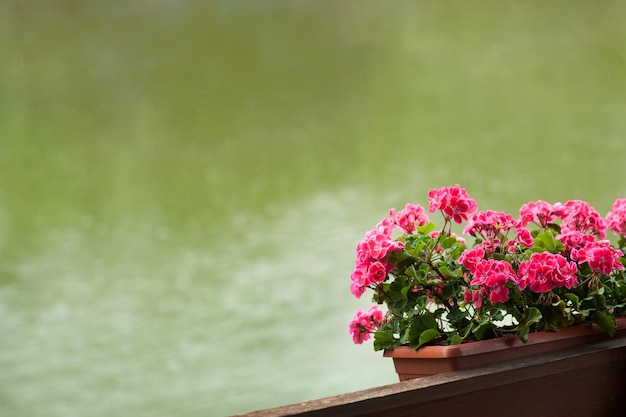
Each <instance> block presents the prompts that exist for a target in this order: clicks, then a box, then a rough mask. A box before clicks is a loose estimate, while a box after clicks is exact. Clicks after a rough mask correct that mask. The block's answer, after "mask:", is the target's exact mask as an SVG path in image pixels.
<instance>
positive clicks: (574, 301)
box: [563, 292, 580, 310]
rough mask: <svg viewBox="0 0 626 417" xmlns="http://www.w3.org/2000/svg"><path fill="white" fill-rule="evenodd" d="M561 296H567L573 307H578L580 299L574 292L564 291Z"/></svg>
mask: <svg viewBox="0 0 626 417" xmlns="http://www.w3.org/2000/svg"><path fill="white" fill-rule="evenodd" d="M563 297H565V298H567V299H568V300H569V301H571V302H572V305H573V306H574V308H575V309H576V310H578V309H579V308H580V299H579V298H578V296H577V295H576V294H573V293H571V292H568V293H565V294H564V295H563Z"/></svg>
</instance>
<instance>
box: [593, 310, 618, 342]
mask: <svg viewBox="0 0 626 417" xmlns="http://www.w3.org/2000/svg"><path fill="white" fill-rule="evenodd" d="M593 322H594V323H595V324H597V325H598V326H600V327H601V328H602V329H603V330H604V331H606V332H607V333H608V334H609V335H610V336H611V337H613V335H614V334H615V330H616V329H617V324H616V323H615V317H613V316H611V315H609V314H606V313H604V312H602V311H596V313H595V314H594V315H593Z"/></svg>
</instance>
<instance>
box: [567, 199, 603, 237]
mask: <svg viewBox="0 0 626 417" xmlns="http://www.w3.org/2000/svg"><path fill="white" fill-rule="evenodd" d="M561 219H562V220H563V223H562V225H561V230H576V231H578V232H582V233H589V234H592V235H595V236H597V237H598V238H599V239H604V238H605V237H606V222H605V221H604V219H603V218H602V216H600V214H599V213H598V212H597V211H596V210H595V209H594V208H593V207H592V206H591V204H589V203H587V202H586V201H582V200H569V201H568V202H566V203H565V204H564V205H563V207H562V213H561Z"/></svg>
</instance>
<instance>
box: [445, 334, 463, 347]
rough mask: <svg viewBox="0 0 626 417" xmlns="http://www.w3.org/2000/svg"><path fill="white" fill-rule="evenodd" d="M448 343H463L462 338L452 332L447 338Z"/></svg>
mask: <svg viewBox="0 0 626 417" xmlns="http://www.w3.org/2000/svg"><path fill="white" fill-rule="evenodd" d="M448 343H449V344H451V345H460V344H461V343H463V338H462V337H461V336H459V335H458V334H457V333H452V334H451V335H450V337H449V338H448Z"/></svg>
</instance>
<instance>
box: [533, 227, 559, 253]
mask: <svg viewBox="0 0 626 417" xmlns="http://www.w3.org/2000/svg"><path fill="white" fill-rule="evenodd" d="M564 248H565V246H564V245H563V243H561V242H559V241H558V240H556V238H555V237H554V233H553V232H552V231H550V230H546V231H544V232H542V233H539V234H538V235H537V236H536V237H535V243H534V246H533V247H532V249H531V250H532V251H533V252H545V251H547V252H551V253H557V252H560V251H562V250H563V249H564Z"/></svg>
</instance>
